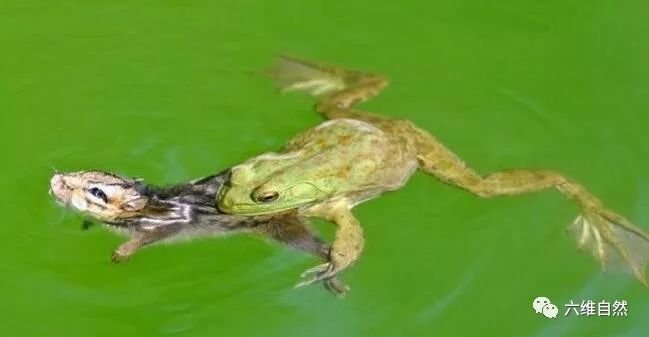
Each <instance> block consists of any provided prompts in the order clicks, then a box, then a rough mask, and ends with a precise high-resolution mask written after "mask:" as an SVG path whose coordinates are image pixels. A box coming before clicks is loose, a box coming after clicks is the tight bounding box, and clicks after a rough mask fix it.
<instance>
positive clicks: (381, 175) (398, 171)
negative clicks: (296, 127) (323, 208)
mask: <svg viewBox="0 0 649 337" xmlns="http://www.w3.org/2000/svg"><path fill="white" fill-rule="evenodd" d="M285 151H286V152H293V151H299V152H300V157H302V159H303V160H301V161H300V163H298V164H296V165H294V166H293V167H292V170H291V172H290V174H293V175H299V174H300V172H307V171H308V172H309V174H310V175H311V176H319V177H339V178H340V179H342V181H344V182H345V183H343V182H338V183H334V184H333V185H338V186H347V185H351V186H349V187H352V188H353V189H357V188H358V189H366V188H385V189H388V190H390V189H394V188H397V187H399V186H401V185H403V183H404V182H405V180H406V179H407V177H408V176H410V174H411V173H412V171H413V170H414V169H415V168H416V166H417V163H416V154H414V153H410V151H408V150H407V147H405V146H404V144H402V143H401V140H400V139H397V138H395V137H393V135H392V134H390V133H387V132H385V131H384V130H382V129H380V128H378V127H376V126H374V125H372V124H369V123H366V122H363V121H359V120H355V119H344V118H340V119H332V120H329V121H326V122H324V123H322V124H320V125H318V126H316V127H314V128H312V129H310V130H307V131H305V132H303V133H301V134H299V135H297V136H296V137H295V138H293V139H292V140H291V141H290V142H289V143H288V144H287V145H286V147H285ZM314 172H317V174H314ZM283 173H284V174H288V173H289V172H283Z"/></svg>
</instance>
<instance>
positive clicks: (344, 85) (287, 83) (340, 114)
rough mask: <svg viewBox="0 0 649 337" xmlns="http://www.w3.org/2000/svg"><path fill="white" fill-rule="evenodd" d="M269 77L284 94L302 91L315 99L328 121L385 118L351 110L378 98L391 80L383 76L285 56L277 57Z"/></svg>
mask: <svg viewBox="0 0 649 337" xmlns="http://www.w3.org/2000/svg"><path fill="white" fill-rule="evenodd" d="M268 74H269V75H270V77H271V78H273V79H274V80H275V82H276V83H277V85H278V86H279V88H280V91H281V92H283V93H286V92H293V91H302V92H305V93H307V94H309V95H311V96H314V97H316V98H317V99H318V103H317V104H316V107H315V109H316V111H317V112H319V113H321V114H323V115H324V116H325V117H326V118H328V119H334V118H354V119H360V120H367V119H370V120H368V121H370V122H371V121H372V120H371V119H375V120H376V121H378V120H383V118H382V117H379V116H374V115H372V114H369V113H365V112H361V111H356V110H352V109H351V108H352V107H353V106H354V105H356V104H359V103H362V102H365V101H367V100H369V99H371V98H373V97H375V96H377V95H378V94H379V93H380V92H381V91H382V90H383V88H385V87H386V86H387V85H388V83H389V82H388V79H387V78H385V77H383V76H380V75H375V74H369V73H365V72H361V71H356V70H348V69H342V68H337V67H331V66H326V65H321V64H318V63H314V62H309V61H304V60H300V59H296V58H291V57H286V56H280V57H278V58H277V61H276V62H275V65H274V66H273V67H272V68H271V69H270V70H269V71H268Z"/></svg>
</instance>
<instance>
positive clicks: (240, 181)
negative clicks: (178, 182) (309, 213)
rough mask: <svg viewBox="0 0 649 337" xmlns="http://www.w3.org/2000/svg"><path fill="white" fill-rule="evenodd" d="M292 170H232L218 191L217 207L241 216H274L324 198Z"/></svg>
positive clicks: (254, 167)
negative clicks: (273, 214) (268, 214)
mask: <svg viewBox="0 0 649 337" xmlns="http://www.w3.org/2000/svg"><path fill="white" fill-rule="evenodd" d="M293 171H294V170H292V169H289V170H282V169H280V170H272V171H268V170H266V169H265V168H264V167H263V165H261V166H260V165H245V164H244V165H239V166H236V167H234V168H232V171H231V175H230V180H229V182H228V184H226V186H224V187H223V188H222V189H221V193H220V195H219V198H218V207H219V209H221V210H222V211H223V212H226V213H231V214H242V215H258V214H266V213H274V212H278V211H282V210H287V209H291V208H296V207H300V206H304V205H308V204H310V203H314V202H318V201H320V200H324V199H326V198H327V195H328V193H327V192H326V191H324V190H323V189H322V188H321V187H320V186H318V184H317V183H314V182H313V181H311V180H308V179H305V177H301V176H300V175H296V174H293V173H294V172H293Z"/></svg>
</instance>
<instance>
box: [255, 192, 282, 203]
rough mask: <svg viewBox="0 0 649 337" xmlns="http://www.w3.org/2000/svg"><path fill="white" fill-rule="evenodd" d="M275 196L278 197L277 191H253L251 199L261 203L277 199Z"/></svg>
mask: <svg viewBox="0 0 649 337" xmlns="http://www.w3.org/2000/svg"><path fill="white" fill-rule="evenodd" d="M277 198H279V193H277V192H274V191H273V192H265V193H259V194H257V193H253V195H252V199H253V200H254V201H255V202H258V203H262V204H266V203H269V202H273V201H275V200H277Z"/></svg>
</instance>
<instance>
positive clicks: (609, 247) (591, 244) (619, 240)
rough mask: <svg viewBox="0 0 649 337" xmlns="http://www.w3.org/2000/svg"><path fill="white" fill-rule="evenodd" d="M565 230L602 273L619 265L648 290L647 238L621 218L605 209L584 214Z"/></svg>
mask: <svg viewBox="0 0 649 337" xmlns="http://www.w3.org/2000/svg"><path fill="white" fill-rule="evenodd" d="M568 230H569V231H570V232H571V233H572V234H573V235H574V236H575V238H576V239H577V246H578V248H579V249H580V250H588V249H590V250H591V251H592V252H593V255H594V256H595V258H596V259H597V261H598V262H599V263H600V265H601V267H602V269H606V268H607V266H609V265H615V264H621V265H623V266H626V267H627V268H626V269H630V271H631V272H632V273H633V275H634V276H635V277H636V279H638V281H640V282H641V283H642V284H643V285H645V286H649V284H648V283H647V279H646V277H645V267H646V265H647V261H648V260H649V236H647V234H645V233H644V232H642V231H641V230H640V229H639V228H637V227H635V226H634V225H633V224H631V223H630V222H629V221H628V220H626V219H625V218H624V217H622V216H620V215H618V214H616V213H614V212H612V211H609V210H607V209H604V208H595V209H590V210H584V212H583V214H581V215H579V216H578V217H577V218H576V219H575V221H574V222H573V223H572V225H571V226H570V227H569V228H568Z"/></svg>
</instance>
